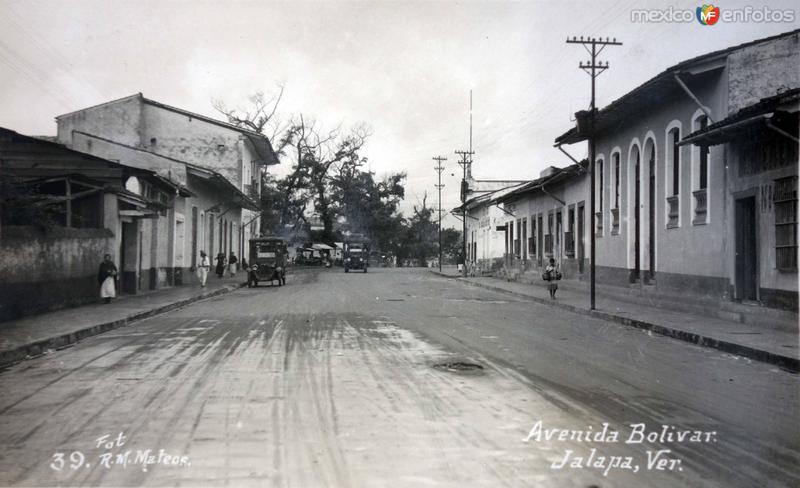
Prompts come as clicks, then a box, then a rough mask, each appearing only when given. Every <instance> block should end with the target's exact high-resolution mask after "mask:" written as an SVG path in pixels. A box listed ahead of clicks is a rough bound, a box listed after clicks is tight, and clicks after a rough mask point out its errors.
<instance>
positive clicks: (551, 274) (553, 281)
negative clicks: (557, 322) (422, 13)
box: [542, 258, 561, 300]
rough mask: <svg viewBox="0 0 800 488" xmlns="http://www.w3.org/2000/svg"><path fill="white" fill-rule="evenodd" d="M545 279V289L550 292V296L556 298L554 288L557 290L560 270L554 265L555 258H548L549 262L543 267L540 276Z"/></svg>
mask: <svg viewBox="0 0 800 488" xmlns="http://www.w3.org/2000/svg"><path fill="white" fill-rule="evenodd" d="M542 277H543V278H544V279H545V281H547V282H548V283H547V290H548V291H549V292H550V298H552V299H554V300H555V298H556V290H558V280H560V279H561V272H560V271H559V270H558V266H556V260H555V259H553V258H550V264H548V265H547V267H546V268H545V269H544V275H543V276H542Z"/></svg>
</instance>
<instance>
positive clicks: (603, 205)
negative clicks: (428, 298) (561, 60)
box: [556, 31, 800, 310]
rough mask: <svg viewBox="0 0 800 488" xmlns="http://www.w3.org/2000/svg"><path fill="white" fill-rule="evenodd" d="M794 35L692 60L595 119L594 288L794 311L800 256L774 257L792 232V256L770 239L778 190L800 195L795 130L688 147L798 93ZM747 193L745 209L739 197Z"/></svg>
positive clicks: (581, 133)
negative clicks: (748, 232) (764, 103)
mask: <svg viewBox="0 0 800 488" xmlns="http://www.w3.org/2000/svg"><path fill="white" fill-rule="evenodd" d="M799 36H800V33H798V31H794V32H790V33H787V34H784V35H780V36H775V37H771V38H767V39H762V40H758V41H754V42H751V43H747V44H743V45H740V46H735V47H732V48H729V49H725V50H722V51H717V52H713V53H709V54H707V55H703V56H700V57H697V58H694V59H691V60H688V61H685V62H683V63H680V64H678V65H676V66H673V67H671V68H669V69H667V70H666V71H664V72H663V73H661V74H659V75H658V76H656V77H654V78H652V79H651V80H649V81H647V82H646V83H644V84H643V85H641V86H639V87H637V88H636V89H634V90H633V91H631V92H629V93H627V94H625V95H624V96H623V97H621V98H620V99H618V100H616V101H614V102H613V103H612V104H610V105H609V106H607V107H605V108H603V109H602V110H600V111H598V112H597V113H596V122H595V127H596V135H595V141H596V160H595V161H594V171H595V175H596V181H597V183H596V184H597V186H596V201H595V206H596V214H595V215H594V216H593V217H594V230H595V233H596V256H597V257H596V260H597V279H598V281H599V282H607V283H611V284H626V283H636V284H639V285H641V286H643V287H651V288H653V289H654V290H656V291H658V290H661V291H664V292H665V293H669V292H672V291H679V292H681V293H691V294H694V295H698V296H706V297H712V298H719V299H725V300H729V299H733V300H757V301H759V302H760V303H761V304H763V305H766V306H772V307H777V308H788V309H791V310H796V309H797V269H796V260H795V261H794V263H795V264H794V266H793V267H792V266H784V264H786V263H789V264H791V260H787V261H786V262H779V261H778V260H777V259H776V253H782V254H791V253H792V252H795V254H796V226H795V227H794V229H795V230H794V231H793V232H794V234H793V236H792V237H791V238H790V237H785V236H783V237H781V239H783V240H782V241H781V242H782V243H783V244H779V245H786V246H788V247H787V248H785V249H790V250H788V251H776V249H777V248H776V245H778V244H775V243H774V242H773V240H774V238H773V237H770V236H775V234H776V230H775V228H774V225H775V224H774V222H775V221H776V219H777V221H781V220H782V219H783V218H784V217H781V216H776V215H775V207H774V206H775V205H776V204H778V203H780V202H779V201H778V200H775V191H776V188H778V189H779V193H781V194H786V195H792V194H796V189H795V190H792V189H791V188H792V187H791V183H790V182H791V181H795V183H794V185H795V186H794V188H796V175H797V139H796V134H797V129H796V124H795V126H792V125H791V123H790V121H788V120H784V123H785V127H784V130H783V132H786V134H788V136H789V137H787V136H786V135H783V136H779V133H778V132H775V131H772V132H769V137H768V138H767V137H761V139H760V141H761V142H759V143H757V144H756V145H755V146H754V145H753V144H751V143H750V142H749V141H739V142H737V141H733V140H730V141H720V142H715V143H713V144H712V143H708V142H707V141H705V140H704V139H702V138H696V139H694V141H695V142H696V143H697V144H687V143H684V142H683V140H684V138H686V136H687V135H688V134H691V133H698V134H699V133H704V132H705V131H707V130H708V128H709V127H713V126H714V124H715V123H716V122H718V121H722V120H724V119H727V118H728V117H730V116H732V115H734V114H736V113H737V112H738V111H740V110H743V109H745V108H747V107H750V106H751V105H753V104H757V103H759V101H760V100H762V99H764V98H770V97H775V96H779V95H780V94H781V93H787V92H791V90H792V89H794V88H797V87H798V86H800V72H799V71H798V70H797V69H796V67H797V66H798V65H799V64H800V39H799ZM788 103H789V104H791V102H788ZM795 111H796V110H795ZM586 116H588V114H580V113H579V114H578V119H579V123H578V126H577V127H576V128H574V129H571V130H570V131H568V132H567V133H565V134H563V135H562V136H560V137H559V138H557V139H556V143H557V144H558V145H561V144H574V143H578V142H581V141H585V140H586V139H587V133H586V131H585V130H583V129H582V125H583V124H582V123H581V121H582V120H586ZM792 134H794V136H792ZM762 135H763V134H762ZM792 177H794V178H795V180H791V178H792ZM784 178H788V179H784ZM793 191H794V192H795V193H792V192H793ZM751 197H752V198H753V200H748V201H747V202H748V203H747V204H746V205H747V206H748V207H747V208H746V209H741V208H740V207H741V206H742V205H744V204H743V203H742V202H740V201H739V200H741V199H742V198H751ZM787 198H788V197H787ZM787 201H788V200H787ZM783 206H784V207H788V206H790V205H789V204H788V203H786V202H783ZM737 212H738V213H737ZM742 212H744V213H742ZM751 214H753V215H755V214H758V216H757V217H750V216H749V215H751ZM795 215H796V214H795ZM737 216H738V217H737ZM786 218H788V219H790V220H791V219H792V218H794V217H792V216H791V215H789V216H788V217H786ZM794 220H795V221H796V218H794ZM747 225H752V226H754V227H753V231H752V234H753V235H754V238H752V239H750V238H748V239H749V240H750V241H752V240H754V241H755V242H754V243H753V242H750V244H747V246H751V247H743V246H745V245H744V244H742V242H741V241H742V239H744V238H743V237H742V236H741V235H740V234H739V233H740V231H741V229H742V228H743V226H747ZM785 227H786V228H789V227H790V225H787V226H785ZM787 232H788V231H787ZM789 234H791V232H789ZM792 243H795V244H792ZM792 245H794V246H795V247H794V248H792V247H791V246H792ZM791 249H794V251H791ZM743 254H750V255H752V256H754V259H755V260H756V261H757V264H747V265H746V266H749V267H748V268H747V271H743V269H744V268H743V266H745V265H743V264H741V263H740V264H738V265H737V262H738V261H737V260H741V256H742V255H743ZM737 256H739V257H738V258H737ZM787 259H788V258H787ZM737 266H738V268H739V271H738V272H737ZM737 273H738V274H737ZM745 275H750V276H752V277H753V278H752V279H744V276H745ZM754 280H755V281H754ZM754 290H755V291H754Z"/></svg>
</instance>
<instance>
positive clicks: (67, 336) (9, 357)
mask: <svg viewBox="0 0 800 488" xmlns="http://www.w3.org/2000/svg"><path fill="white" fill-rule="evenodd" d="M244 286H247V283H239V284H237V285H227V286H224V287H222V288H220V289H218V290H214V291H211V292H207V293H203V294H200V295H197V296H193V297H190V298H185V299H183V300H178V301H177V302H172V303H168V304H166V305H162V306H160V307H156V308H153V309H150V310H145V311H143V312H137V313H134V314H132V315H128V316H127V317H124V318H121V319H118V320H112V321H110V322H104V323H102V324H95V325H92V326H91V327H86V328H84V329H79V330H76V331H72V332H68V333H64V334H61V335H58V336H55V337H50V338H47V339H42V340H39V341H36V342H32V343H30V344H24V345H22V346H19V347H17V348H15V349H10V350H8V351H0V368H7V367H9V366H11V365H13V364H16V363H18V362H20V361H23V360H25V359H34V358H37V357H39V356H42V355H44V354H46V353H47V351H49V350H59V349H65V348H67V347H71V346H73V345H75V344H76V343H78V342H79V341H81V340H83V339H85V338H87V337H91V336H94V335H98V334H102V333H103V332H108V331H110V330H114V329H117V328H119V327H124V326H126V325H128V324H131V323H133V322H137V321H139V320H143V319H146V318H150V317H154V316H156V315H161V314H164V313H167V312H171V311H173V310H176V309H178V308H182V307H185V306H186V305H189V304H191V303H194V302H197V301H200V300H204V299H206V298H211V297H215V296H219V295H224V294H226V293H230V292H232V291H234V290H238V289H239V288H242V287H244Z"/></svg>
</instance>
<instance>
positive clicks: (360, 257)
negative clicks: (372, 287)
mask: <svg viewBox="0 0 800 488" xmlns="http://www.w3.org/2000/svg"><path fill="white" fill-rule="evenodd" d="M368 267H369V249H368V248H367V247H366V246H365V245H364V244H360V243H353V244H345V250H344V272H345V273H349V272H350V270H351V269H360V270H363V271H364V272H365V273H366V272H367V268H368Z"/></svg>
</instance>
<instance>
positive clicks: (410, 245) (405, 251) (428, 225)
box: [398, 192, 439, 266]
mask: <svg viewBox="0 0 800 488" xmlns="http://www.w3.org/2000/svg"><path fill="white" fill-rule="evenodd" d="M427 200H428V194H427V192H426V193H425V194H424V195H423V196H422V202H420V204H419V205H414V207H413V211H414V215H413V216H412V217H411V218H410V219H408V221H407V223H406V230H405V233H404V238H403V241H402V246H401V252H400V254H399V256H398V258H401V259H403V260H404V259H410V260H411V261H412V262H414V263H415V264H416V265H417V266H424V265H425V263H426V261H427V260H428V258H432V257H433V256H435V255H436V254H437V252H438V250H437V247H436V246H437V245H438V239H439V225H438V221H436V220H434V218H433V217H434V215H433V214H434V211H433V208H430V207H428V204H427Z"/></svg>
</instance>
